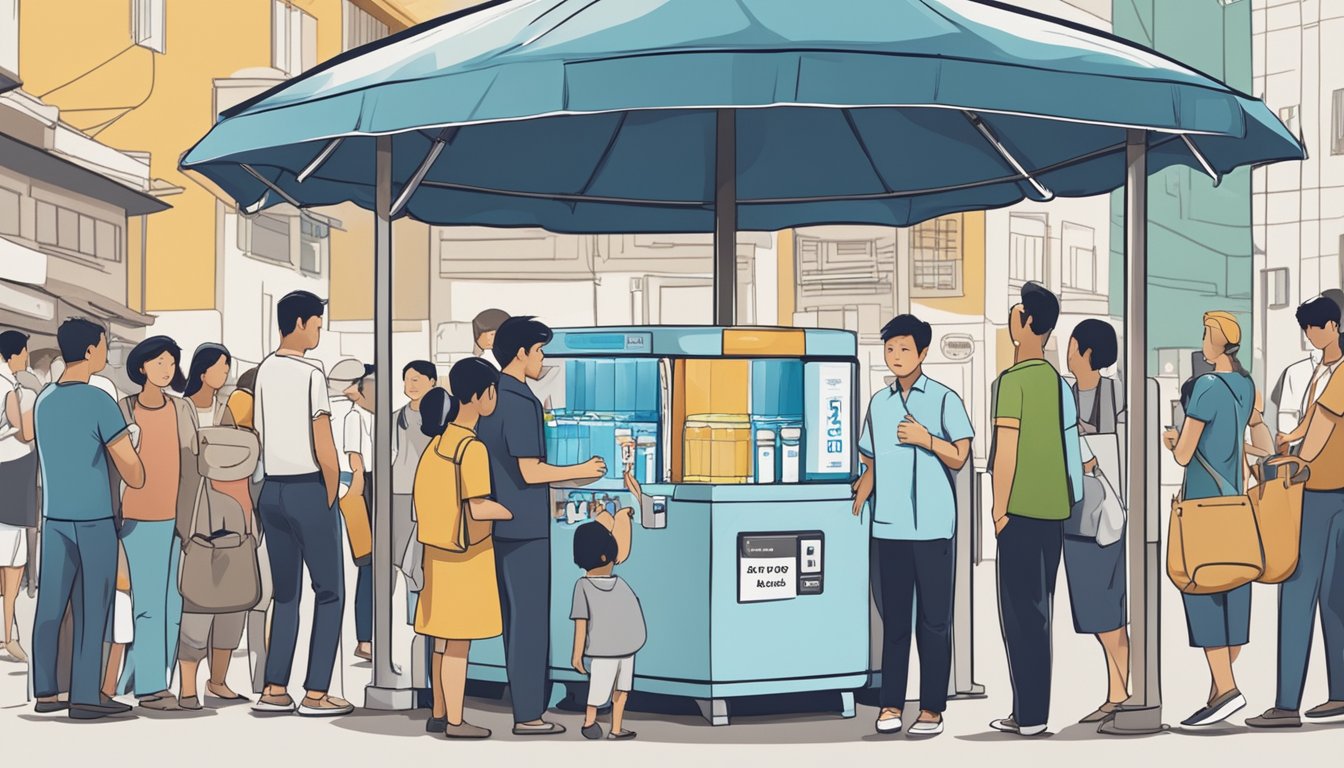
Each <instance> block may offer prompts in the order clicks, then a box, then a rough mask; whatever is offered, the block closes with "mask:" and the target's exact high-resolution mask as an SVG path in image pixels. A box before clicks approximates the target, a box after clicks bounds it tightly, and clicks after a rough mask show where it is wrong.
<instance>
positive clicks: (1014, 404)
mask: <svg viewBox="0 0 1344 768" xmlns="http://www.w3.org/2000/svg"><path fill="white" fill-rule="evenodd" d="M1058 319H1059V299H1057V298H1055V295H1054V294H1052V293H1051V292H1050V291H1048V290H1047V289H1046V288H1044V287H1043V286H1041V285H1039V284H1037V283H1027V284H1026V285H1025V286H1023V288H1022V301H1021V303H1019V304H1017V305H1015V306H1014V307H1013V308H1012V311H1011V312H1010V317H1009V320H1008V332H1009V334H1010V335H1011V336H1012V340H1013V346H1014V348H1015V354H1014V365H1013V367H1012V368H1009V369H1008V370H1007V371H1004V373H1003V375H1002V376H1000V377H999V380H998V382H997V384H996V385H995V386H996V389H997V392H998V394H997V396H996V398H995V401H994V449H993V452H992V453H993V460H992V464H991V471H992V472H993V478H994V531H995V534H996V535H997V536H998V561H997V566H998V581H999V611H1000V615H1001V624H1002V628H1003V640H1004V644H1005V646H1006V647H1007V651H1008V666H1009V669H1010V670H1011V673H1012V684H1013V713H1012V715H1011V716H1009V717H1006V718H1003V719H1001V720H996V721H994V722H993V723H991V724H990V725H991V727H993V728H994V729H996V730H999V731H1004V732H1008V733H1019V734H1021V735H1023V736H1036V735H1038V734H1041V733H1044V732H1045V729H1046V721H1047V720H1048V718H1049V714H1050V677H1051V675H1050V673H1051V650H1050V646H1051V637H1050V618H1051V613H1052V610H1053V604H1054V600H1055V578H1056V576H1057V575H1058V573H1059V560H1060V556H1061V553H1062V551H1063V545H1064V521H1065V520H1067V519H1068V517H1069V512H1070V510H1071V507H1072V499H1071V489H1070V485H1069V475H1068V469H1067V466H1068V464H1067V459H1066V454H1065V443H1064V411H1065V409H1064V407H1063V402H1062V397H1063V391H1062V389H1061V387H1060V378H1059V373H1058V372H1056V371H1055V369H1054V367H1053V366H1051V365H1050V363H1048V362H1046V360H1045V345H1046V342H1047V341H1048V340H1049V338H1050V334H1051V333H1052V332H1053V331H1054V330H1055V322H1056V321H1057V320H1058Z"/></svg>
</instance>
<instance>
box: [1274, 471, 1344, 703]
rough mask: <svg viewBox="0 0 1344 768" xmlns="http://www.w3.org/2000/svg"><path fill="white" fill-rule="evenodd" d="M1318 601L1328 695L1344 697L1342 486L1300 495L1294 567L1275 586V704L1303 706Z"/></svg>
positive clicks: (1338, 697)
mask: <svg viewBox="0 0 1344 768" xmlns="http://www.w3.org/2000/svg"><path fill="white" fill-rule="evenodd" d="M1317 604H1319V605H1320V608H1321V629H1322V630H1323V633H1324V634H1325V672H1326V678H1327V679H1328V681H1329V690H1330V700H1331V701H1344V491H1307V492H1306V493H1305V494H1303V496H1302V545H1301V550H1300V552H1299V554H1298V559H1297V570H1296V571H1294V572H1293V575H1292V576H1290V577H1288V580H1287V581H1285V582H1283V584H1281V585H1280V586H1279V685H1278V689H1279V690H1278V697H1277V700H1276V701H1275V703H1274V706H1275V707H1278V708H1279V709H1290V710H1297V709H1298V708H1299V707H1300V706H1302V686H1303V685H1305V684H1306V681H1307V661H1308V659H1309V658H1310V657H1311V642H1312V635H1313V634H1315V623H1316V606H1317Z"/></svg>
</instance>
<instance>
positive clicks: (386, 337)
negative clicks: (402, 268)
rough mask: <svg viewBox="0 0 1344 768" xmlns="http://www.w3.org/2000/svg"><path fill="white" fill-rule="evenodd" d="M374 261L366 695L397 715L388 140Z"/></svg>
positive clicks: (409, 694)
mask: <svg viewBox="0 0 1344 768" xmlns="http://www.w3.org/2000/svg"><path fill="white" fill-rule="evenodd" d="M375 178H376V184H377V189H376V192H375V195H374V206H375V213H376V215H377V220H376V222H375V224H374V237H373V239H374V259H373V336H374V342H373V350H374V351H373V358H374V364H375V365H377V366H378V373H377V375H376V376H375V378H374V382H375V392H374V406H375V411H374V420H373V423H374V434H373V466H374V470H373V510H372V512H373V620H374V623H373V681H372V683H370V685H369V687H368V688H366V689H365V691H364V706H365V707H367V708H369V709H382V710H401V709H411V708H412V706H413V705H414V692H413V691H412V690H411V689H410V688H401V687H398V682H399V681H398V677H399V675H398V674H397V671H396V669H395V668H394V667H393V665H392V650H393V649H392V563H393V553H392V430H393V429H395V427H394V426H393V425H394V424H395V422H396V420H395V419H394V418H393V413H392V383H393V381H394V380H395V379H396V376H395V375H394V374H393V371H392V137H391V136H379V137H378V139H377V150H376V171H375Z"/></svg>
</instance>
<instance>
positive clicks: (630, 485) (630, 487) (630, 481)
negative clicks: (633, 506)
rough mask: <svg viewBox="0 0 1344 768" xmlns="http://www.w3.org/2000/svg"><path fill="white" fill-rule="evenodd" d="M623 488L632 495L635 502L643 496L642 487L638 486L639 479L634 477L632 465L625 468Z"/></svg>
mask: <svg viewBox="0 0 1344 768" xmlns="http://www.w3.org/2000/svg"><path fill="white" fill-rule="evenodd" d="M625 489H626V490H627V491H629V492H630V493H631V494H633V495H634V497H635V501H636V502H639V501H640V500H641V499H643V498H644V489H643V488H641V487H640V485H639V481H638V480H636V479H635V472H634V468H633V467H626V468H625Z"/></svg>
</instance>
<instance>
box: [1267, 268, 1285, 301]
mask: <svg viewBox="0 0 1344 768" xmlns="http://www.w3.org/2000/svg"><path fill="white" fill-rule="evenodd" d="M1265 302H1266V303H1267V304H1268V305H1269V308H1270V309H1283V308H1284V307H1286V306H1288V270H1287V268H1283V267H1281V268H1279V269H1267V270H1265Z"/></svg>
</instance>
